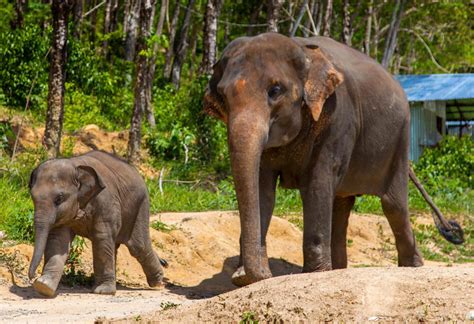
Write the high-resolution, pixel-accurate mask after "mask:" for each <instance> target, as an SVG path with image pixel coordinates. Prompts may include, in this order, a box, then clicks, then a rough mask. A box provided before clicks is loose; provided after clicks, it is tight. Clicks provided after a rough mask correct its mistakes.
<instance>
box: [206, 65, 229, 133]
mask: <svg viewBox="0 0 474 324" xmlns="http://www.w3.org/2000/svg"><path fill="white" fill-rule="evenodd" d="M218 64H219V62H218V63H217V64H215V65H214V74H213V76H212V78H211V80H210V81H209V83H208V85H207V87H206V92H205V94H204V102H203V106H204V112H205V113H207V114H208V115H210V116H212V117H216V118H218V119H220V120H222V121H223V122H224V123H226V124H227V113H226V111H225V105H224V100H223V99H222V96H221V95H219V93H218V92H217V83H219V80H220V75H222V73H219V72H220V71H216V70H217V69H216V66H217V65H218Z"/></svg>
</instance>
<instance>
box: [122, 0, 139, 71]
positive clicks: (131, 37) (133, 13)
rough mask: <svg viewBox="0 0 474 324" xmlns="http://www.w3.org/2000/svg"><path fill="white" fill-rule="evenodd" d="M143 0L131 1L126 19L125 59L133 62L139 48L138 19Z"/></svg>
mask: <svg viewBox="0 0 474 324" xmlns="http://www.w3.org/2000/svg"><path fill="white" fill-rule="evenodd" d="M140 4H141V0H130V8H129V10H128V15H127V18H126V22H125V24H126V28H125V30H126V34H125V59H126V60H127V61H130V62H131V61H133V60H134V58H135V51H136V46H137V36H138V24H139V22H138V19H139V16H140Z"/></svg>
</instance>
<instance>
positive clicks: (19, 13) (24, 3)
mask: <svg viewBox="0 0 474 324" xmlns="http://www.w3.org/2000/svg"><path fill="white" fill-rule="evenodd" d="M14 7H15V17H14V18H13V19H12V20H11V21H10V26H11V27H12V29H17V28H23V24H24V20H25V18H24V16H25V13H26V10H27V9H28V0H15V5H14Z"/></svg>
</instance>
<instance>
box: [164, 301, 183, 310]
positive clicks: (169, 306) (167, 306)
mask: <svg viewBox="0 0 474 324" xmlns="http://www.w3.org/2000/svg"><path fill="white" fill-rule="evenodd" d="M178 306H179V304H176V303H173V302H169V301H167V302H161V303H160V307H161V309H162V310H164V311H165V310H168V309H173V308H176V307H178Z"/></svg>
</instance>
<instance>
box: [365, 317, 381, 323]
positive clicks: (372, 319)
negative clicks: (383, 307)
mask: <svg viewBox="0 0 474 324" xmlns="http://www.w3.org/2000/svg"><path fill="white" fill-rule="evenodd" d="M378 319H379V318H378V317H377V316H370V317H369V318H368V319H367V320H368V321H370V322H373V321H377V320H378Z"/></svg>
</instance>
